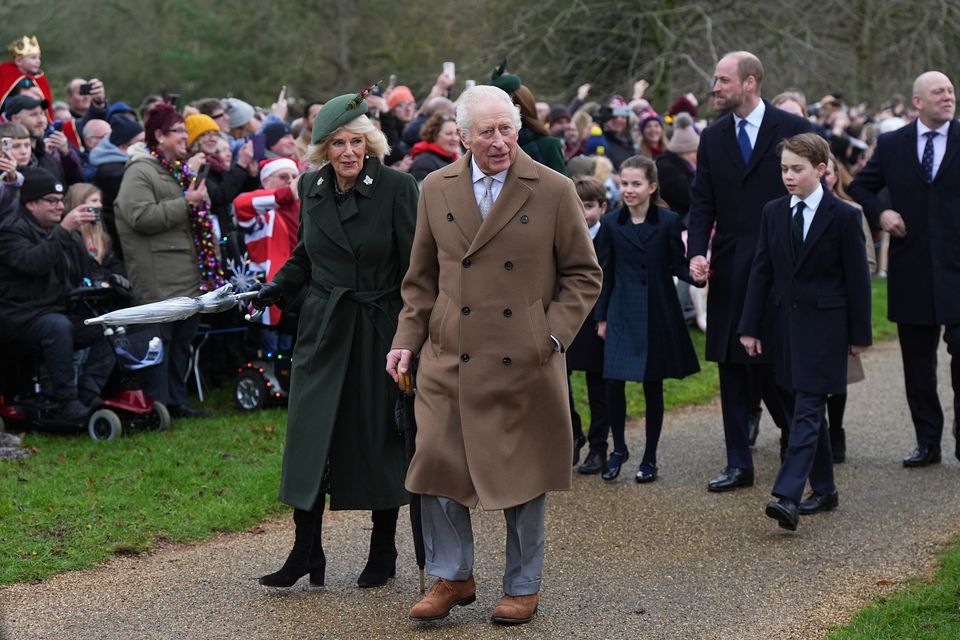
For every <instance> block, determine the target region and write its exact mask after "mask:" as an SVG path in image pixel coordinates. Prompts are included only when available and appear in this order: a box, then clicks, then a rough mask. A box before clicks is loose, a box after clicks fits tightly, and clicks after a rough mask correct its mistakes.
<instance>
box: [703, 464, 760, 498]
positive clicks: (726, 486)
mask: <svg viewBox="0 0 960 640" xmlns="http://www.w3.org/2000/svg"><path fill="white" fill-rule="evenodd" d="M752 486H753V469H737V468H736V467H727V468H726V469H724V470H723V473H721V474H720V475H718V476H717V477H716V478H714V479H713V480H711V481H710V482H709V484H707V489H709V490H710V491H718V492H719V491H733V490H734V489H737V488H738V487H752Z"/></svg>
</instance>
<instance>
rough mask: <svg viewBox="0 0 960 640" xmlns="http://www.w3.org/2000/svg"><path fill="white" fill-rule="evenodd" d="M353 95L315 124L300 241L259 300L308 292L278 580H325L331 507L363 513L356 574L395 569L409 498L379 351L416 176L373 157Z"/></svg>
mask: <svg viewBox="0 0 960 640" xmlns="http://www.w3.org/2000/svg"><path fill="white" fill-rule="evenodd" d="M363 98H364V95H363V94H360V95H355V94H349V95H344V96H339V97H337V98H334V99H333V100H330V101H329V102H328V103H327V104H326V105H324V107H323V109H322V110H321V112H320V113H319V114H318V115H317V118H316V120H315V122H314V125H313V145H312V146H311V148H310V150H309V151H308V153H309V160H310V162H311V165H313V166H319V167H321V168H320V169H319V170H318V171H313V172H309V173H306V174H304V175H303V176H302V177H301V179H300V182H299V185H298V193H299V195H300V230H299V243H298V245H297V247H296V249H295V250H294V252H293V255H292V256H291V257H290V259H289V260H288V261H287V262H286V264H285V265H284V266H283V267H282V268H281V269H280V271H278V272H277V274H276V275H275V276H274V278H273V281H272V282H271V283H269V284H267V285H264V287H263V288H262V289H261V290H260V294H259V295H258V297H257V299H256V300H255V302H254V304H255V305H256V306H266V305H269V304H273V303H275V302H278V301H283V300H290V299H293V298H294V297H296V295H297V294H298V293H299V292H300V291H301V290H303V289H304V288H306V289H307V297H306V300H305V301H304V303H303V307H302V309H301V312H300V324H299V328H298V332H297V343H296V347H295V348H294V352H293V371H292V374H291V384H290V405H289V414H288V417H287V441H286V446H285V448H284V455H283V472H282V475H281V479H280V500H281V501H283V502H285V503H287V504H289V505H290V506H292V507H293V508H294V512H293V520H294V523H295V525H296V534H295V541H294V545H293V550H292V551H291V552H290V555H289V557H288V558H287V561H286V562H285V563H284V565H283V567H282V568H281V569H280V570H279V571H277V572H276V573H272V574H269V575H265V576H263V577H262V578H260V584H263V585H266V586H271V587H288V586H291V585H293V584H294V583H295V582H296V581H297V580H299V579H300V578H301V577H303V576H304V575H306V574H307V573H309V574H310V582H311V584H315V585H322V584H323V580H324V569H325V567H326V560H325V557H324V554H323V547H322V543H321V535H320V531H321V523H322V518H323V510H324V504H325V501H326V494H329V495H330V508H331V509H364V510H367V509H369V510H371V511H372V512H373V516H372V518H373V532H372V534H371V536H370V554H369V557H368V560H367V565H366V567H365V568H364V569H363V572H362V573H361V574H360V577H359V578H358V580H357V583H358V585H359V586H361V587H373V586H380V585H382V584H384V583H385V582H386V581H387V580H388V579H389V578H390V577H391V576H393V575H394V573H395V571H396V558H397V548H396V545H395V543H394V535H395V532H396V525H397V513H398V511H399V508H400V505H402V504H406V502H407V492H406V490H405V489H404V486H403V481H404V476H405V473H406V458H405V456H404V452H403V441H402V436H401V434H400V433H399V432H398V431H397V427H396V425H395V424H394V423H393V406H394V401H395V398H396V387H395V386H394V385H393V383H392V381H391V380H390V378H389V377H388V376H386V375H385V374H384V372H383V366H382V365H383V360H384V358H385V357H386V354H387V351H388V350H389V348H390V341H391V339H392V337H393V334H394V332H395V331H396V328H397V316H398V314H399V313H400V308H401V307H402V306H403V303H402V301H401V299H400V283H401V281H402V280H403V276H404V274H405V273H406V271H407V266H408V264H409V258H410V247H411V244H412V242H413V233H414V228H415V226H416V209H417V197H418V192H417V184H416V181H415V180H414V179H413V178H412V177H411V176H410V175H408V174H405V173H400V172H398V171H394V170H393V169H390V168H388V167H385V166H383V164H382V158H383V156H384V155H385V154H386V153H387V151H388V146H387V141H386V138H384V137H383V134H382V133H381V132H380V131H379V130H378V129H376V128H375V127H374V126H373V124H372V123H371V122H370V120H368V119H367V117H366V116H365V115H364V114H365V113H366V111H367V103H366V100H364V99H363Z"/></svg>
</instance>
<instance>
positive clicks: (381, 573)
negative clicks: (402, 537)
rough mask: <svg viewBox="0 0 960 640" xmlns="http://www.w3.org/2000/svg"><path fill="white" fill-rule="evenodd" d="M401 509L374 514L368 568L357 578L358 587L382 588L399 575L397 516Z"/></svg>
mask: <svg viewBox="0 0 960 640" xmlns="http://www.w3.org/2000/svg"><path fill="white" fill-rule="evenodd" d="M399 512H400V508H399V507H394V508H393V509H383V510H382V511H374V512H372V515H371V518H372V520H373V531H371V532H370V554H369V555H368V556H367V566H365V567H364V568H363V571H362V572H361V573H360V577H359V578H357V586H358V587H364V588H367V587H382V586H383V585H385V584H386V583H387V580H389V579H390V578H392V577H393V576H395V575H397V545H396V541H395V537H396V534H397V514H399Z"/></svg>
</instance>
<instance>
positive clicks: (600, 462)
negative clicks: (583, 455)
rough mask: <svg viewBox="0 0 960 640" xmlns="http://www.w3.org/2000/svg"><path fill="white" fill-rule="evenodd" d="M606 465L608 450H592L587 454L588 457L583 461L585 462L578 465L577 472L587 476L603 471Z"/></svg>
mask: <svg viewBox="0 0 960 640" xmlns="http://www.w3.org/2000/svg"><path fill="white" fill-rule="evenodd" d="M606 466H607V454H606V452H602V451H591V452H590V453H588V454H587V459H586V460H584V461H583V464H582V465H580V466H579V467H577V472H578V473H582V474H583V475H585V476H593V475H596V474H598V473H600V472H601V471H603V469H604V468H605V467H606Z"/></svg>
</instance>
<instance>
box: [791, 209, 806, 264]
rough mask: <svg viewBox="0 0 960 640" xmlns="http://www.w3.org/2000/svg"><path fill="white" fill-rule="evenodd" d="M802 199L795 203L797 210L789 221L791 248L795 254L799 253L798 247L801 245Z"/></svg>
mask: <svg viewBox="0 0 960 640" xmlns="http://www.w3.org/2000/svg"><path fill="white" fill-rule="evenodd" d="M803 207H804V204H803V200H801V201H800V202H798V203H797V211H796V213H794V214H793V220H792V221H791V223H790V227H791V231H792V232H793V250H794V254H795V255H799V253H800V247H801V246H803Z"/></svg>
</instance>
